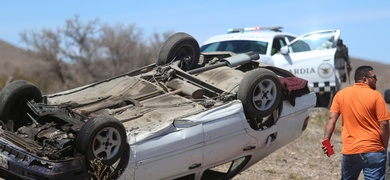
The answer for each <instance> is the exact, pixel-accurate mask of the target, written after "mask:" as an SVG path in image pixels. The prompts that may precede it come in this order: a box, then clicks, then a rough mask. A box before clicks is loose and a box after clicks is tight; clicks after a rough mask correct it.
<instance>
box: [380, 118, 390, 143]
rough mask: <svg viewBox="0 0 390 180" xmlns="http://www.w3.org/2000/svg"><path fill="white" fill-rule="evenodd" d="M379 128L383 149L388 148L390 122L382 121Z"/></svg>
mask: <svg viewBox="0 0 390 180" xmlns="http://www.w3.org/2000/svg"><path fill="white" fill-rule="evenodd" d="M379 126H380V134H381V140H382V144H383V147H385V148H387V146H388V144H389V121H387V120H386V121H380V122H379Z"/></svg>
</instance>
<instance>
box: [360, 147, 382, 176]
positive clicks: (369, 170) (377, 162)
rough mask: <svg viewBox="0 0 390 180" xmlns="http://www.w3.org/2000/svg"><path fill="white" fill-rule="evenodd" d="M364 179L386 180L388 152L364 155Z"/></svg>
mask: <svg viewBox="0 0 390 180" xmlns="http://www.w3.org/2000/svg"><path fill="white" fill-rule="evenodd" d="M363 159H364V167H363V173H364V179H365V180H370V179H374V180H378V179H380V180H382V179H383V180H384V179H385V173H386V150H383V151H381V152H372V153H366V154H363Z"/></svg>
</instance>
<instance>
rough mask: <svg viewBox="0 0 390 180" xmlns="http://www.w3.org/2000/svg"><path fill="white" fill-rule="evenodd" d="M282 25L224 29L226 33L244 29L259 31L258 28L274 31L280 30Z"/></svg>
mask: <svg viewBox="0 0 390 180" xmlns="http://www.w3.org/2000/svg"><path fill="white" fill-rule="evenodd" d="M281 29H283V27H282V26H271V27H245V28H229V29H226V31H227V32H228V33H238V32H245V31H260V30H271V31H275V32H282V30H281Z"/></svg>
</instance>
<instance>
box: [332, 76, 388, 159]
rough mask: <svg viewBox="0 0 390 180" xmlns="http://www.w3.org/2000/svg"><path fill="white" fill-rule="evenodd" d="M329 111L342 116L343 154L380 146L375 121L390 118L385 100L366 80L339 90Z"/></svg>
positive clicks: (378, 128) (373, 150)
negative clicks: (365, 82)
mask: <svg viewBox="0 0 390 180" xmlns="http://www.w3.org/2000/svg"><path fill="white" fill-rule="evenodd" d="M330 112H337V113H340V114H341V117H342V130H341V134H342V141H343V148H342V151H341V152H342V153H343V154H358V153H367V152H378V151H382V150H383V149H384V147H383V145H382V141H381V137H380V127H379V121H385V120H389V119H390V114H389V111H388V109H387V104H386V102H385V100H384V98H383V96H382V94H381V93H380V92H379V91H376V90H373V89H371V88H370V87H369V86H368V85H367V84H364V83H355V84H354V85H353V86H351V87H348V88H345V89H343V90H341V91H339V92H338V93H337V94H336V95H335V97H334V99H333V102H332V106H331V108H330Z"/></svg>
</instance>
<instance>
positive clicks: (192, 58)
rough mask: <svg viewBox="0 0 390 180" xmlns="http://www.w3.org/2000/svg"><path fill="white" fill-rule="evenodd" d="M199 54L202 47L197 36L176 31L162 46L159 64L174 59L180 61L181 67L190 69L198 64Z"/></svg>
mask: <svg viewBox="0 0 390 180" xmlns="http://www.w3.org/2000/svg"><path fill="white" fill-rule="evenodd" d="M199 56H200V48H199V44H198V42H197V41H196V40H195V38H193V37H192V36H191V35H189V34H186V33H176V34H173V35H172V36H170V37H169V38H168V39H167V40H166V41H165V43H164V44H163V45H162V46H161V48H160V51H159V54H158V59H157V65H159V66H162V65H166V64H169V63H171V62H172V61H180V63H179V67H180V68H181V69H182V70H184V71H188V70H191V69H194V68H196V67H197V66H198V63H199Z"/></svg>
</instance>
